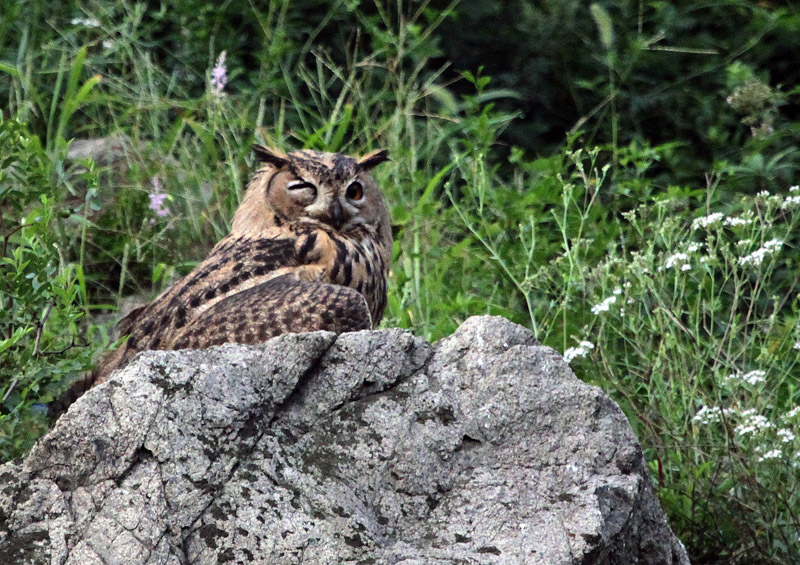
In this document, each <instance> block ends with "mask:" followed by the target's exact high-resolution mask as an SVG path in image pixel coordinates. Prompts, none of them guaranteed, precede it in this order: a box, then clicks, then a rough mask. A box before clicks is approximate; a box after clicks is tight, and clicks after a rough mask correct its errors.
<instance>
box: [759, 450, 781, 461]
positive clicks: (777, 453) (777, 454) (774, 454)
mask: <svg viewBox="0 0 800 565" xmlns="http://www.w3.org/2000/svg"><path fill="white" fill-rule="evenodd" d="M782 455H783V453H782V452H781V450H780V449H771V450H770V451H767V452H766V453H765V454H764V455H762V456H761V457H759V458H758V461H759V463H760V462H762V461H766V460H767V459H780V458H781V456H782Z"/></svg>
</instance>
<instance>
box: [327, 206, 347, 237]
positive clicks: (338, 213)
mask: <svg viewBox="0 0 800 565" xmlns="http://www.w3.org/2000/svg"><path fill="white" fill-rule="evenodd" d="M328 213H329V214H330V217H331V224H333V227H335V228H336V229H337V230H340V229H341V228H342V225H344V210H342V204H341V203H340V202H339V201H338V200H334V201H333V202H332V203H331V207H330V209H329V210H328Z"/></svg>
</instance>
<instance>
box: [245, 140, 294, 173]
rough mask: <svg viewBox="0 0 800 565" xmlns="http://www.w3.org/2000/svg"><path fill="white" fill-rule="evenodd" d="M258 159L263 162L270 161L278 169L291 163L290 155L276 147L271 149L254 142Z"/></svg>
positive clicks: (254, 149)
mask: <svg viewBox="0 0 800 565" xmlns="http://www.w3.org/2000/svg"><path fill="white" fill-rule="evenodd" d="M253 151H254V152H255V154H256V159H258V161H259V162H261V163H269V164H270V165H272V166H273V167H275V168H276V169H282V168H283V167H285V166H286V165H288V164H289V157H287V156H286V155H285V154H284V153H283V152H281V151H278V150H276V149H269V148H267V147H264V146H263V145H259V144H258V143H254V144H253Z"/></svg>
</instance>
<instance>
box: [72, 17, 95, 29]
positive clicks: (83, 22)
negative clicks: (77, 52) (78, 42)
mask: <svg viewBox="0 0 800 565" xmlns="http://www.w3.org/2000/svg"><path fill="white" fill-rule="evenodd" d="M70 23H71V24H72V25H74V26H83V27H100V22H98V21H97V20H96V19H95V18H72V21H71V22H70Z"/></svg>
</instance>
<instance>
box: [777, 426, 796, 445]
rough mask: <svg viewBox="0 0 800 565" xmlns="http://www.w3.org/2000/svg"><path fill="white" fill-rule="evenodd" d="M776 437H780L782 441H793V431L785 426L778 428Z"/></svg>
mask: <svg viewBox="0 0 800 565" xmlns="http://www.w3.org/2000/svg"><path fill="white" fill-rule="evenodd" d="M778 437H779V438H781V441H782V442H783V443H791V442H793V441H794V432H793V431H792V430H788V429H786V428H781V429H780V430H778Z"/></svg>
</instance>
